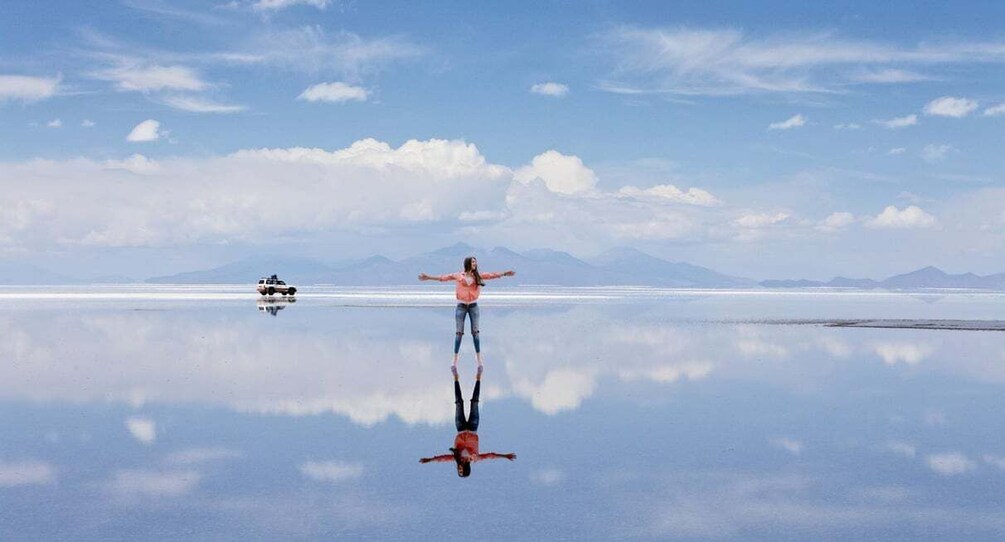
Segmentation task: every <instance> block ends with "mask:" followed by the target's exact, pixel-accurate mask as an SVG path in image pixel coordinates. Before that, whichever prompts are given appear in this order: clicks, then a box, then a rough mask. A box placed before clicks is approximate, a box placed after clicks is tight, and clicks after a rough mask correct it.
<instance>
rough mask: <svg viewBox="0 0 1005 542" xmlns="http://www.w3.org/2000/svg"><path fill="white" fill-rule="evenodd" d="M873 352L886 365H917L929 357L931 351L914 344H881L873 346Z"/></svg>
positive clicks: (927, 347) (930, 348)
mask: <svg viewBox="0 0 1005 542" xmlns="http://www.w3.org/2000/svg"><path fill="white" fill-rule="evenodd" d="M873 350H874V351H875V352H876V354H878V355H879V357H881V358H882V359H883V363H885V364H887V365H896V364H897V363H905V364H907V365H917V364H918V363H921V361H922V360H924V359H925V358H927V357H928V356H930V355H931V354H932V351H933V349H932V347H931V346H928V345H926V344H914V343H881V344H877V345H875V346H874V347H873Z"/></svg>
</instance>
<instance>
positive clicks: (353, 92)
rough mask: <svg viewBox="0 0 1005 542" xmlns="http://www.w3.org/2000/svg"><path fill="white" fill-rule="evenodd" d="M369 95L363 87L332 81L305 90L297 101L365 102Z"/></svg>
mask: <svg viewBox="0 0 1005 542" xmlns="http://www.w3.org/2000/svg"><path fill="white" fill-rule="evenodd" d="M369 95H370V92H369V91H368V90H366V89H365V88H363V87H358V86H353V85H349V84H346V83H343V82H341V81H334V82H331V83H318V84H316V85H312V86H310V87H307V90H304V91H303V92H302V93H300V96H297V99H298V100H306V101H308V102H331V103H341V102H349V101H355V102H365V101H366V100H367V98H368V97H369Z"/></svg>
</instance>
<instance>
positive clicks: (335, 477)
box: [300, 461, 363, 483]
mask: <svg viewBox="0 0 1005 542" xmlns="http://www.w3.org/2000/svg"><path fill="white" fill-rule="evenodd" d="M300 473H301V474H303V475H304V476H306V477H307V478H310V479H311V480H315V481H318V482H332V483H338V482H344V481H346V480H352V479H355V478H359V477H360V476H362V475H363V466H362V465H360V464H358V463H347V462H345V461H307V462H305V463H303V464H301V465H300Z"/></svg>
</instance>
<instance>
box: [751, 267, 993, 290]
mask: <svg viewBox="0 0 1005 542" xmlns="http://www.w3.org/2000/svg"><path fill="white" fill-rule="evenodd" d="M758 284H760V285H761V286H763V287H765V288H859V289H872V288H882V289H885V290H923V289H926V288H965V289H976V290H1005V273H996V274H994V275H985V276H981V275H975V274H973V273H961V274H959V275H950V274H949V273H946V272H945V271H943V270H941V269H939V268H937V267H932V266H928V267H925V268H922V269H918V270H917V271H911V272H910V273H904V274H903V275H894V276H892V277H890V278H888V279H886V280H881V281H876V280H873V279H849V278H845V277H834V278H833V279H831V280H829V281H827V282H821V281H817V280H806V279H799V280H764V281H761V282H759V283H758Z"/></svg>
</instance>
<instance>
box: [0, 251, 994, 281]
mask: <svg viewBox="0 0 1005 542" xmlns="http://www.w3.org/2000/svg"><path fill="white" fill-rule="evenodd" d="M471 255H474V256H477V257H478V259H479V261H480V263H481V264H482V266H483V267H482V269H483V270H485V271H505V270H507V269H514V270H516V271H517V275H516V277H514V278H512V279H506V280H504V281H503V282H501V283H500V284H499V286H516V285H530V284H540V285H561V286H610V285H636V286H659V287H668V288H758V287H761V288H772V289H776V288H811V289H812V288H858V289H872V288H883V289H888V290H923V289H932V288H965V289H982V290H999V291H1005V273H998V274H994V275H987V276H979V275H975V274H973V273H964V274H959V275H951V274H948V273H946V272H944V271H942V270H940V269H937V268H935V267H925V268H924V269H919V270H917V271H912V272H910V273H905V274H903V275H896V276H893V277H889V278H887V279H885V280H881V281H877V280H873V279H867V278H863V279H854V278H846V277H835V278H833V279H831V280H830V281H827V282H823V281H815V280H806V279H798V280H765V281H761V282H759V283H758V282H755V281H753V280H750V279H746V278H742V277H734V276H729V275H724V274H722V273H718V272H716V271H714V270H712V269H708V268H706V267H701V266H697V265H692V264H689V263H683V262H670V261H667V260H663V259H661V258H657V257H655V256H651V255H649V254H646V253H644V252H641V251H639V250H636V249H633V248H616V249H612V250H609V251H607V252H604V253H603V254H601V255H599V256H597V257H595V258H591V259H589V260H583V259H579V258H576V257H575V256H572V255H571V254H569V253H567V252H561V251H557V250H550V249H537V250H529V251H526V252H516V251H513V250H510V249H508V248H505V247H496V248H493V249H491V250H483V249H480V248H476V247H472V246H470V245H466V244H464V243H458V244H455V245H452V246H449V247H444V248H441V249H438V250H434V251H431V252H426V253H423V254H419V255H416V256H412V257H409V258H405V259H402V260H397V261H395V260H391V259H389V258H386V257H384V256H372V257H369V258H366V259H364V260H359V261H354V262H346V263H341V264H331V263H324V262H321V261H318V260H315V259H311V258H298V257H280V256H275V255H269V256H255V257H250V258H245V259H243V260H239V261H236V262H233V263H230V264H227V265H223V266H220V267H214V268H212V269H205V270H200V271H189V272H185V273H178V274H174V275H167V276H161V277H153V278H150V279H147V280H146V282H147V283H152V284H251V283H253V282H255V281H257V279H258V278H259V277H262V276H265V275H271V274H273V273H275V274H277V275H279V277H280V278H282V279H284V280H286V281H287V282H288V283H290V284H296V285H311V284H335V285H339V286H382V285H386V286H400V285H405V284H415V283H416V276H417V275H418V274H419V273H421V272H425V273H429V274H431V275H437V274H446V273H451V272H454V271H458V270H460V269H461V266H462V261H463V259H464V258H465V257H466V256H471ZM114 282H119V283H129V282H137V281H135V280H132V279H130V278H129V277H121V276H105V277H89V278H74V277H68V276H65V275H62V274H57V273H52V272H49V271H46V270H44V269H40V268H38V267H35V266H31V265H16V264H11V263H0V283H2V284H7V285H26V284H52V285H59V284H94V283H114Z"/></svg>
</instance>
